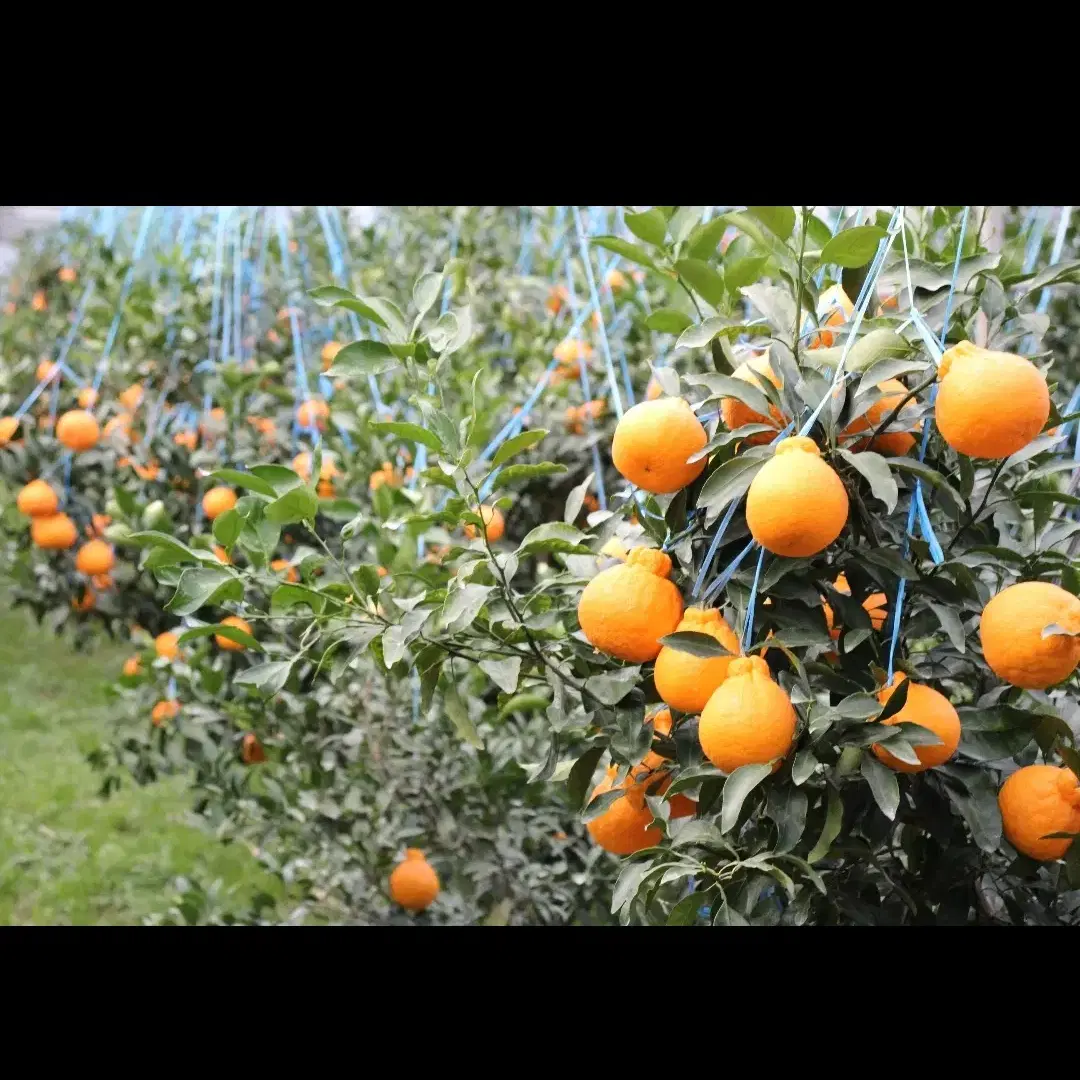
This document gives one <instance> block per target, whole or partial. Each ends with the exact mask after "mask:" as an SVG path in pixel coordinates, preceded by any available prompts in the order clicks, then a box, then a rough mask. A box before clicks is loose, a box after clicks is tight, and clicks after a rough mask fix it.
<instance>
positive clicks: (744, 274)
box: [724, 255, 769, 294]
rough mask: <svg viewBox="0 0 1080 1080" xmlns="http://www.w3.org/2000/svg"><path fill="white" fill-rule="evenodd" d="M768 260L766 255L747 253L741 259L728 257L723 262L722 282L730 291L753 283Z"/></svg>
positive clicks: (732, 291) (735, 291)
mask: <svg viewBox="0 0 1080 1080" xmlns="http://www.w3.org/2000/svg"><path fill="white" fill-rule="evenodd" d="M768 261H769V256H768V255H747V256H746V257H745V258H743V259H728V260H727V261H725V263H724V284H725V285H726V286H727V290H728V292H730V293H733V294H734V293H737V292H738V291H739V290H740V289H744V288H746V286H747V285H753V284H754V282H755V281H757V280H758V279H759V278H760V277H761V274H762V271H763V270H764V269H765V266H766V264H767V263H768Z"/></svg>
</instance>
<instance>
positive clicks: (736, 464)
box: [698, 454, 765, 513]
mask: <svg viewBox="0 0 1080 1080" xmlns="http://www.w3.org/2000/svg"><path fill="white" fill-rule="evenodd" d="M764 464H765V459H764V458H752V457H747V456H746V455H744V454H740V455H739V456H738V457H735V458H731V460H730V461H725V462H724V464H723V465H721V466H720V467H719V468H718V469H716V470H715V472H713V473H712V474H711V475H710V476H709V479H708V480H706V481H705V486H704V487H703V488H702V489H701V493H700V494H699V495H698V507H699V508H700V507H706V508H708V509H710V510H712V511H713V512H714V513H719V512H720V511H721V510H723V509H724V507H726V506H727V504H728V503H729V502H731V501H732V500H733V499H741V498H742V497H743V495H745V494H746V492H747V491H748V490H749V488H750V484H751V483H752V482H753V479H754V477H755V476H757V474H758V472H759V471H760V470H761V468H762V466H763V465H764Z"/></svg>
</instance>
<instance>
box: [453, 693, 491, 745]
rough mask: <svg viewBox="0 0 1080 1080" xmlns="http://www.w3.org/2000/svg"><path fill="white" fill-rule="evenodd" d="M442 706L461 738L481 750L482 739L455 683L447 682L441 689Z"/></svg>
mask: <svg viewBox="0 0 1080 1080" xmlns="http://www.w3.org/2000/svg"><path fill="white" fill-rule="evenodd" d="M443 706H444V707H445V709H446V715H447V716H449V717H450V722H451V723H452V724H453V725H454V730H455V731H456V732H457V733H458V735H459V736H460V737H461V739H462V740H463V741H464V742H467V743H468V744H469V745H470V746H473V747H475V748H476V749H477V750H483V748H484V740H483V739H481V738H480V733H479V732H478V731H477V730H476V725H475V724H474V723H473V722H472V719H471V717H470V716H469V710H468V708H467V707H466V705H465V703H464V702H463V701H462V700H461V696H460V695H459V694H458V688H457V685H456V684H455V683H452V682H447V684H446V686H445V688H444V689H443Z"/></svg>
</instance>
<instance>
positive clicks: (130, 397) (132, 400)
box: [120, 383, 145, 412]
mask: <svg viewBox="0 0 1080 1080" xmlns="http://www.w3.org/2000/svg"><path fill="white" fill-rule="evenodd" d="M144 393H145V391H144V390H143V387H142V383H132V385H131V386H129V387H128V388H127V389H126V390H124V391H122V392H121V393H120V404H121V405H123V406H124V408H125V409H127V411H128V412H134V411H135V410H136V409H137V408H138V407H139V405H140V404H141V403H142V399H143V394H144Z"/></svg>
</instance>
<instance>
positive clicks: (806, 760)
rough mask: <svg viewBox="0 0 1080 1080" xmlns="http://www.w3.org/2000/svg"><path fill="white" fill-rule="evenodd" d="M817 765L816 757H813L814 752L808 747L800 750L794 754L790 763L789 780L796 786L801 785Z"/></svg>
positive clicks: (811, 774) (812, 773)
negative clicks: (793, 758)
mask: <svg viewBox="0 0 1080 1080" xmlns="http://www.w3.org/2000/svg"><path fill="white" fill-rule="evenodd" d="M817 766H818V759H817V758H816V757H814V754H813V752H812V751H811V750H809V749H803V750H800V751H799V752H798V753H797V754H796V755H795V760H794V761H792V763H791V781H792V783H794V784H796V785H797V786H799V787H801V786H802V785H803V784H805V783H806V781H807V780H809V779H810V777H811V776H813V775H814V770H815V769H816V768H817Z"/></svg>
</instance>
